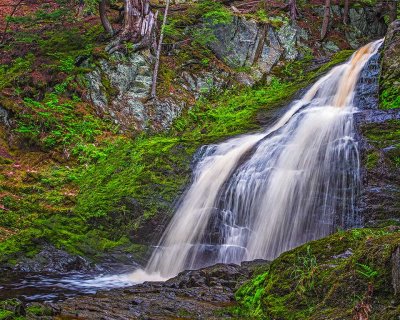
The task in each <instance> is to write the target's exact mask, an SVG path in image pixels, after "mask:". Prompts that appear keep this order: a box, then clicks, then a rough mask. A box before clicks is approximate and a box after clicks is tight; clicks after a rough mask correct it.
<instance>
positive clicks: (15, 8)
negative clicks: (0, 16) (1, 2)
mask: <svg viewBox="0 0 400 320" xmlns="http://www.w3.org/2000/svg"><path fill="white" fill-rule="evenodd" d="M22 1H24V0H19V1H18V2H17V4H15V5H14V9H13V11H12V12H11V14H10V15H9V18H11V17H12V16H13V15H14V14H15V12H16V11H17V9H18V7H19V5H20V4H21V3H22ZM6 21H7V22H6V26H5V28H4V31H3V37H2V38H1V41H0V44H2V43H3V42H4V40H5V39H6V34H7V29H8V27H9V25H10V19H6Z"/></svg>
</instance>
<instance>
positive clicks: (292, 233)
mask: <svg viewBox="0 0 400 320" xmlns="http://www.w3.org/2000/svg"><path fill="white" fill-rule="evenodd" d="M381 43H382V40H379V41H376V42H373V43H370V44H368V45H366V46H364V47H362V48H361V49H359V50H358V51H357V52H355V53H354V54H353V55H352V57H351V58H350V59H349V60H348V61H347V62H346V63H344V64H342V65H339V66H337V67H335V68H333V69H332V70H331V71H330V72H329V73H328V74H327V75H325V76H324V77H322V78H321V79H320V80H318V81H317V82H316V83H315V84H314V85H313V86H312V87H311V88H310V89H309V90H308V91H307V92H306V94H305V95H304V96H303V97H302V98H301V99H300V100H298V101H294V102H293V103H292V104H291V106H290V107H289V108H288V111H286V113H285V114H284V115H283V116H282V117H281V118H280V119H279V120H278V121H277V122H276V123H275V124H274V125H272V126H271V127H270V128H268V129H267V130H266V131H264V132H262V133H256V134H248V135H243V136H239V137H235V138H233V139H230V140H228V141H226V142H223V143H220V144H218V145H210V146H207V147H205V149H204V150H203V153H202V158H201V159H200V161H199V162H198V164H197V166H196V168H195V170H194V177H193V182H192V184H191V186H190V187H189V188H188V190H187V191H186V193H185V194H184V195H183V198H182V200H181V202H180V205H179V207H178V209H177V211H176V213H175V215H174V217H173V218H172V220H171V222H170V224H169V226H168V227H167V229H166V230H165V232H164V235H163V236H162V238H161V240H160V243H159V245H158V246H157V247H156V249H155V250H154V252H153V254H152V256H151V258H150V261H149V263H148V265H147V267H146V269H145V270H138V271H136V272H135V273H134V274H133V275H132V278H133V279H136V280H138V281H144V280H152V279H153V280H157V279H165V278H169V277H172V276H175V275H176V274H178V273H179V272H180V271H182V270H184V269H194V268H199V267H204V266H207V265H211V264H214V263H218V262H224V263H240V262H241V261H244V260H253V259H274V258H276V257H277V256H278V255H279V254H280V253H282V252H284V251H286V250H289V249H291V248H294V247H296V246H298V245H301V244H303V243H305V242H307V241H310V240H314V239H319V238H321V237H324V236H327V235H329V234H330V233H332V232H334V231H335V229H336V228H339V227H340V228H346V227H348V226H357V225H359V221H358V217H357V215H356V212H355V199H356V195H357V188H358V185H359V155H358V150H357V143H356V141H355V139H354V128H353V114H354V112H355V111H356V110H355V108H354V106H353V98H354V91H355V87H356V84H357V80H358V78H359V75H360V72H361V70H362V69H363V67H364V65H365V64H366V63H367V62H368V60H369V59H370V58H371V57H372V55H374V54H375V53H376V52H377V50H378V48H379V46H380V45H381Z"/></svg>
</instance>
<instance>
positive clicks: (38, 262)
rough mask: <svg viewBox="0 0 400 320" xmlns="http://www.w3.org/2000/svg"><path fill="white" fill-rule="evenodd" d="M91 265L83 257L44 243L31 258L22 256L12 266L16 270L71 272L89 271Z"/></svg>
mask: <svg viewBox="0 0 400 320" xmlns="http://www.w3.org/2000/svg"><path fill="white" fill-rule="evenodd" d="M91 269H93V266H92V265H91V264H90V263H89V262H88V261H87V260H86V259H84V258H83V257H80V256H73V255H70V254H69V253H67V252H65V251H63V250H59V249H56V248H55V247H53V246H51V245H45V246H44V247H43V249H42V251H40V252H39V253H38V254H37V255H35V256H34V257H33V258H24V259H23V260H21V261H20V262H19V263H17V265H16V266H15V267H14V271H17V272H71V271H89V270H91Z"/></svg>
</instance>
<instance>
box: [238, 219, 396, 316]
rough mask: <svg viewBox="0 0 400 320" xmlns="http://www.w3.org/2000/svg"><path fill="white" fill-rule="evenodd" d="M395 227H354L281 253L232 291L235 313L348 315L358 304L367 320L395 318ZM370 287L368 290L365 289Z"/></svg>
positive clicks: (352, 314) (258, 314)
mask: <svg viewBox="0 0 400 320" xmlns="http://www.w3.org/2000/svg"><path fill="white" fill-rule="evenodd" d="M399 246H400V232H399V229H398V228H395V227H388V228H385V229H354V230H350V231H346V232H343V231H341V232H338V233H336V234H334V235H332V236H330V237H327V238H324V239H321V240H317V241H312V242H310V243H308V244H305V245H303V246H300V247H298V248H296V249H294V250H291V251H289V252H286V253H284V254H282V255H281V256H280V257H279V258H277V259H276V260H275V261H273V263H272V264H271V266H270V268H269V270H268V271H267V272H266V273H264V274H262V275H259V276H257V277H256V278H254V279H252V280H251V281H249V282H248V283H247V284H245V285H244V286H243V287H242V288H240V289H239V290H238V292H237V293H236V299H237V301H238V303H239V307H238V308H237V309H236V313H237V314H238V315H241V316H245V317H250V318H251V317H253V318H262V319H314V320H320V319H321V320H322V319H338V320H339V319H351V318H352V317H353V316H354V315H356V314H357V312H359V311H357V310H360V309H359V307H360V305H361V304H362V303H365V305H368V307H371V308H372V309H371V311H368V314H369V316H370V319H394V316H398V315H399V313H398V311H399V308H398V304H399V302H400V296H398V295H397V296H396V295H395V294H394V288H393V281H392V280H393V279H392V268H393V264H392V261H393V259H392V257H393V253H394V252H395V251H396V250H397V249H398V248H399ZM371 290H372V293H371Z"/></svg>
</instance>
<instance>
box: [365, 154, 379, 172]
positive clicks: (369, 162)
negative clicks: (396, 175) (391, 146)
mask: <svg viewBox="0 0 400 320" xmlns="http://www.w3.org/2000/svg"><path fill="white" fill-rule="evenodd" d="M378 161H379V153H378V152H377V151H372V152H370V153H368V154H367V158H366V163H365V166H366V167H367V169H373V168H375V167H376V166H377V165H378Z"/></svg>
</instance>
